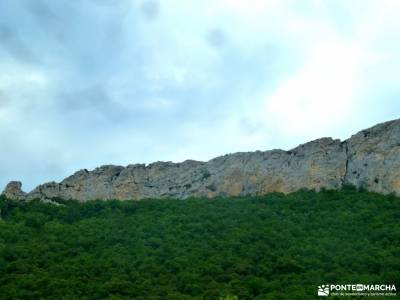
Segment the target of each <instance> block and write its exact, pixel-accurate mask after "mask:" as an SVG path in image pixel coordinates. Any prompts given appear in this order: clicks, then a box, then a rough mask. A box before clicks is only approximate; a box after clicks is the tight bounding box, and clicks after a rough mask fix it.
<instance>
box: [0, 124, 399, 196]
mask: <svg viewBox="0 0 400 300" xmlns="http://www.w3.org/2000/svg"><path fill="white" fill-rule="evenodd" d="M346 184H351V185H354V186H356V187H359V188H361V187H362V188H365V189H367V190H369V191H374V192H378V193H383V194H388V193H395V194H397V195H400V119H398V120H394V121H389V122H386V123H382V124H378V125H376V126H374V127H372V128H369V129H366V130H362V131H360V132H359V133H357V134H355V135H353V136H352V137H351V138H349V139H347V140H345V141H343V142H342V141H340V140H334V139H331V138H322V139H318V140H315V141H312V142H309V143H306V144H303V145H300V146H298V147H296V148H294V149H292V150H290V151H283V150H271V151H264V152H261V151H256V152H240V153H234V154H229V155H225V156H221V157H217V158H214V159H212V160H210V161H208V162H200V161H193V160H187V161H184V162H182V163H172V162H156V163H152V164H150V165H147V166H146V165H144V164H136V165H128V166H127V167H122V166H113V165H106V166H101V167H99V168H96V169H94V170H93V171H88V170H80V171H78V172H76V173H75V174H73V175H72V176H70V177H67V178H65V179H64V180H63V181H61V182H60V183H56V182H49V183H45V184H43V185H39V186H38V187H36V188H35V189H34V190H33V191H31V192H29V193H24V192H23V191H22V190H21V183H20V182H18V181H12V182H10V183H9V184H8V185H7V187H6V188H5V190H4V192H3V194H4V195H5V196H6V197H8V198H12V199H17V200H32V199H37V198H38V199H52V198H61V199H65V200H68V199H76V200H80V201H87V200H94V199H105V200H107V199H120V200H124V199H137V200H139V199H145V198H180V199H184V198H188V197H216V196H244V195H263V194H266V193H269V192H283V193H289V192H293V191H296V190H299V189H301V188H307V189H315V190H320V189H321V188H327V189H338V188H340V187H342V186H343V185H346Z"/></svg>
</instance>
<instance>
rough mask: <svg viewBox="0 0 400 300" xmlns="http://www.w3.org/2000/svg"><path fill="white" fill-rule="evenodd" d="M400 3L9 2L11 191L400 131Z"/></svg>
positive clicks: (4, 50) (4, 12)
mask: <svg viewBox="0 0 400 300" xmlns="http://www.w3.org/2000/svg"><path fill="white" fill-rule="evenodd" d="M399 70H400V1H398V0H359V1H358V0H324V1H322V0H320V1H318V0H310V1H307V0H304V1H295V0H294V1H290V0H285V1H278V0H246V1H243V0H163V1H157V0H92V1H67V0H57V1H53V0H47V1H46V0H34V1H33V0H2V1H0V190H1V189H2V187H4V186H5V185H6V183H7V182H8V181H10V180H20V181H22V182H23V188H24V189H25V190H26V191H29V190H31V189H32V188H34V187H35V186H36V185H38V184H41V183H44V182H47V181H60V180H62V179H63V178H64V177H66V176H68V175H70V174H72V173H74V172H75V171H77V170H79V169H83V168H86V169H93V168H95V167H97V166H100V165H104V164H117V165H128V164H132V163H150V162H153V161H174V162H180V161H184V160H186V159H196V160H209V159H211V158H213V157H216V156H219V155H223V154H227V153H233V152H238V151H254V150H262V151H264V150H269V149H277V148H279V149H284V150H289V149H291V148H294V147H295V146H297V145H298V144H301V143H305V142H307V141H310V140H313V139H317V138H320V137H333V138H340V139H346V138H348V137H350V136H351V135H352V134H354V133H356V132H357V131H359V130H362V129H365V128H368V127H371V126H373V125H375V124H376V123H379V122H384V121H388V120H392V119H396V118H399V112H400V84H399V81H400V77H399Z"/></svg>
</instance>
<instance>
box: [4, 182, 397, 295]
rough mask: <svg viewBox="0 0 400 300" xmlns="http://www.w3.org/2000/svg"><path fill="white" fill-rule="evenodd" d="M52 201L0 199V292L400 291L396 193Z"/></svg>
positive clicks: (102, 293)
mask: <svg viewBox="0 0 400 300" xmlns="http://www.w3.org/2000/svg"><path fill="white" fill-rule="evenodd" d="M57 203H58V204H57V205H56V204H51V203H43V202H39V201H31V202H17V201H11V200H8V199H6V198H4V197H2V198H0V208H1V220H0V299H146V300H148V299H171V300H180V299H217V300H218V299H239V300H242V299H258V300H259V299H316V298H317V286H318V285H321V284H349V283H355V284H357V283H364V284H375V283H378V284H396V285H397V287H400V285H399V283H400V276H399V274H400V199H399V198H397V197H395V196H393V195H388V196H383V195H379V194H375V193H369V192H366V191H357V190H356V189H354V188H351V187H348V188H345V189H343V190H341V191H321V192H318V193H317V192H314V191H306V190H302V191H298V192H295V193H292V194H289V195H284V194H279V193H273V194H269V195H266V196H262V197H238V198H218V199H187V200H173V199H168V200H145V201H100V200H99V201H89V202H84V203H81V202H76V201H58V202H57ZM330 298H331V299H334V298H335V297H330ZM340 299H346V298H345V297H340ZM374 299H377V298H374ZM385 299H387V297H385Z"/></svg>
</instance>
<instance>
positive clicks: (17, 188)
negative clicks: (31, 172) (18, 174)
mask: <svg viewBox="0 0 400 300" xmlns="http://www.w3.org/2000/svg"><path fill="white" fill-rule="evenodd" d="M21 188H22V183H21V182H20V181H10V182H9V183H8V184H7V186H6V188H5V189H4V191H3V195H4V196H6V197H7V198H9V199H15V200H24V199H25V197H26V193H24V192H23V191H22V189H21Z"/></svg>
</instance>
